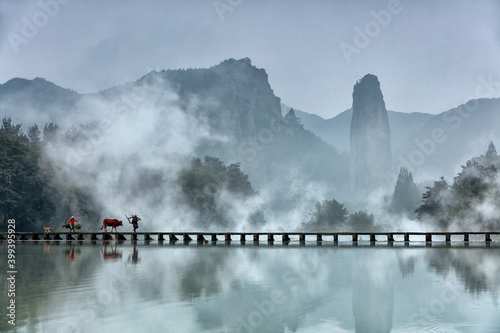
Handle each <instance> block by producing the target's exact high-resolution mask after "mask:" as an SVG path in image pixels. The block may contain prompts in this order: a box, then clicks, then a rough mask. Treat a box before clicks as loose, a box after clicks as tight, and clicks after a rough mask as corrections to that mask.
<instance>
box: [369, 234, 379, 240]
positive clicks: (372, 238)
mask: <svg viewBox="0 0 500 333" xmlns="http://www.w3.org/2000/svg"><path fill="white" fill-rule="evenodd" d="M376 241H377V237H375V234H370V242H376Z"/></svg>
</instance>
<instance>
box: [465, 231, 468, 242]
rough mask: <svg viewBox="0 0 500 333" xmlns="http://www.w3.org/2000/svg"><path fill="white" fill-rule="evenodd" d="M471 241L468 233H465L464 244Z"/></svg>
mask: <svg viewBox="0 0 500 333" xmlns="http://www.w3.org/2000/svg"><path fill="white" fill-rule="evenodd" d="M468 241H469V234H468V233H466V232H465V233H464V242H468Z"/></svg>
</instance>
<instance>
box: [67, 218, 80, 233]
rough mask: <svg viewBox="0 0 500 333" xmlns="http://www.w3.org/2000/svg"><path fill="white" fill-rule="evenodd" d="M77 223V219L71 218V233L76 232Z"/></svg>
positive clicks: (69, 222)
mask: <svg viewBox="0 0 500 333" xmlns="http://www.w3.org/2000/svg"><path fill="white" fill-rule="evenodd" d="M75 222H78V220H77V219H75V217H74V216H71V218H70V219H69V221H68V224H69V231H70V232H75Z"/></svg>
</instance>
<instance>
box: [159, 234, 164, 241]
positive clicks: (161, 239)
mask: <svg viewBox="0 0 500 333" xmlns="http://www.w3.org/2000/svg"><path fill="white" fill-rule="evenodd" d="M164 240H165V238H164V237H163V234H162V233H161V232H159V233H158V241H164Z"/></svg>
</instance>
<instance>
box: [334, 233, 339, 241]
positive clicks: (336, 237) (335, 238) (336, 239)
mask: <svg viewBox="0 0 500 333" xmlns="http://www.w3.org/2000/svg"><path fill="white" fill-rule="evenodd" d="M333 242H334V243H338V242H339V234H333Z"/></svg>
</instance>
